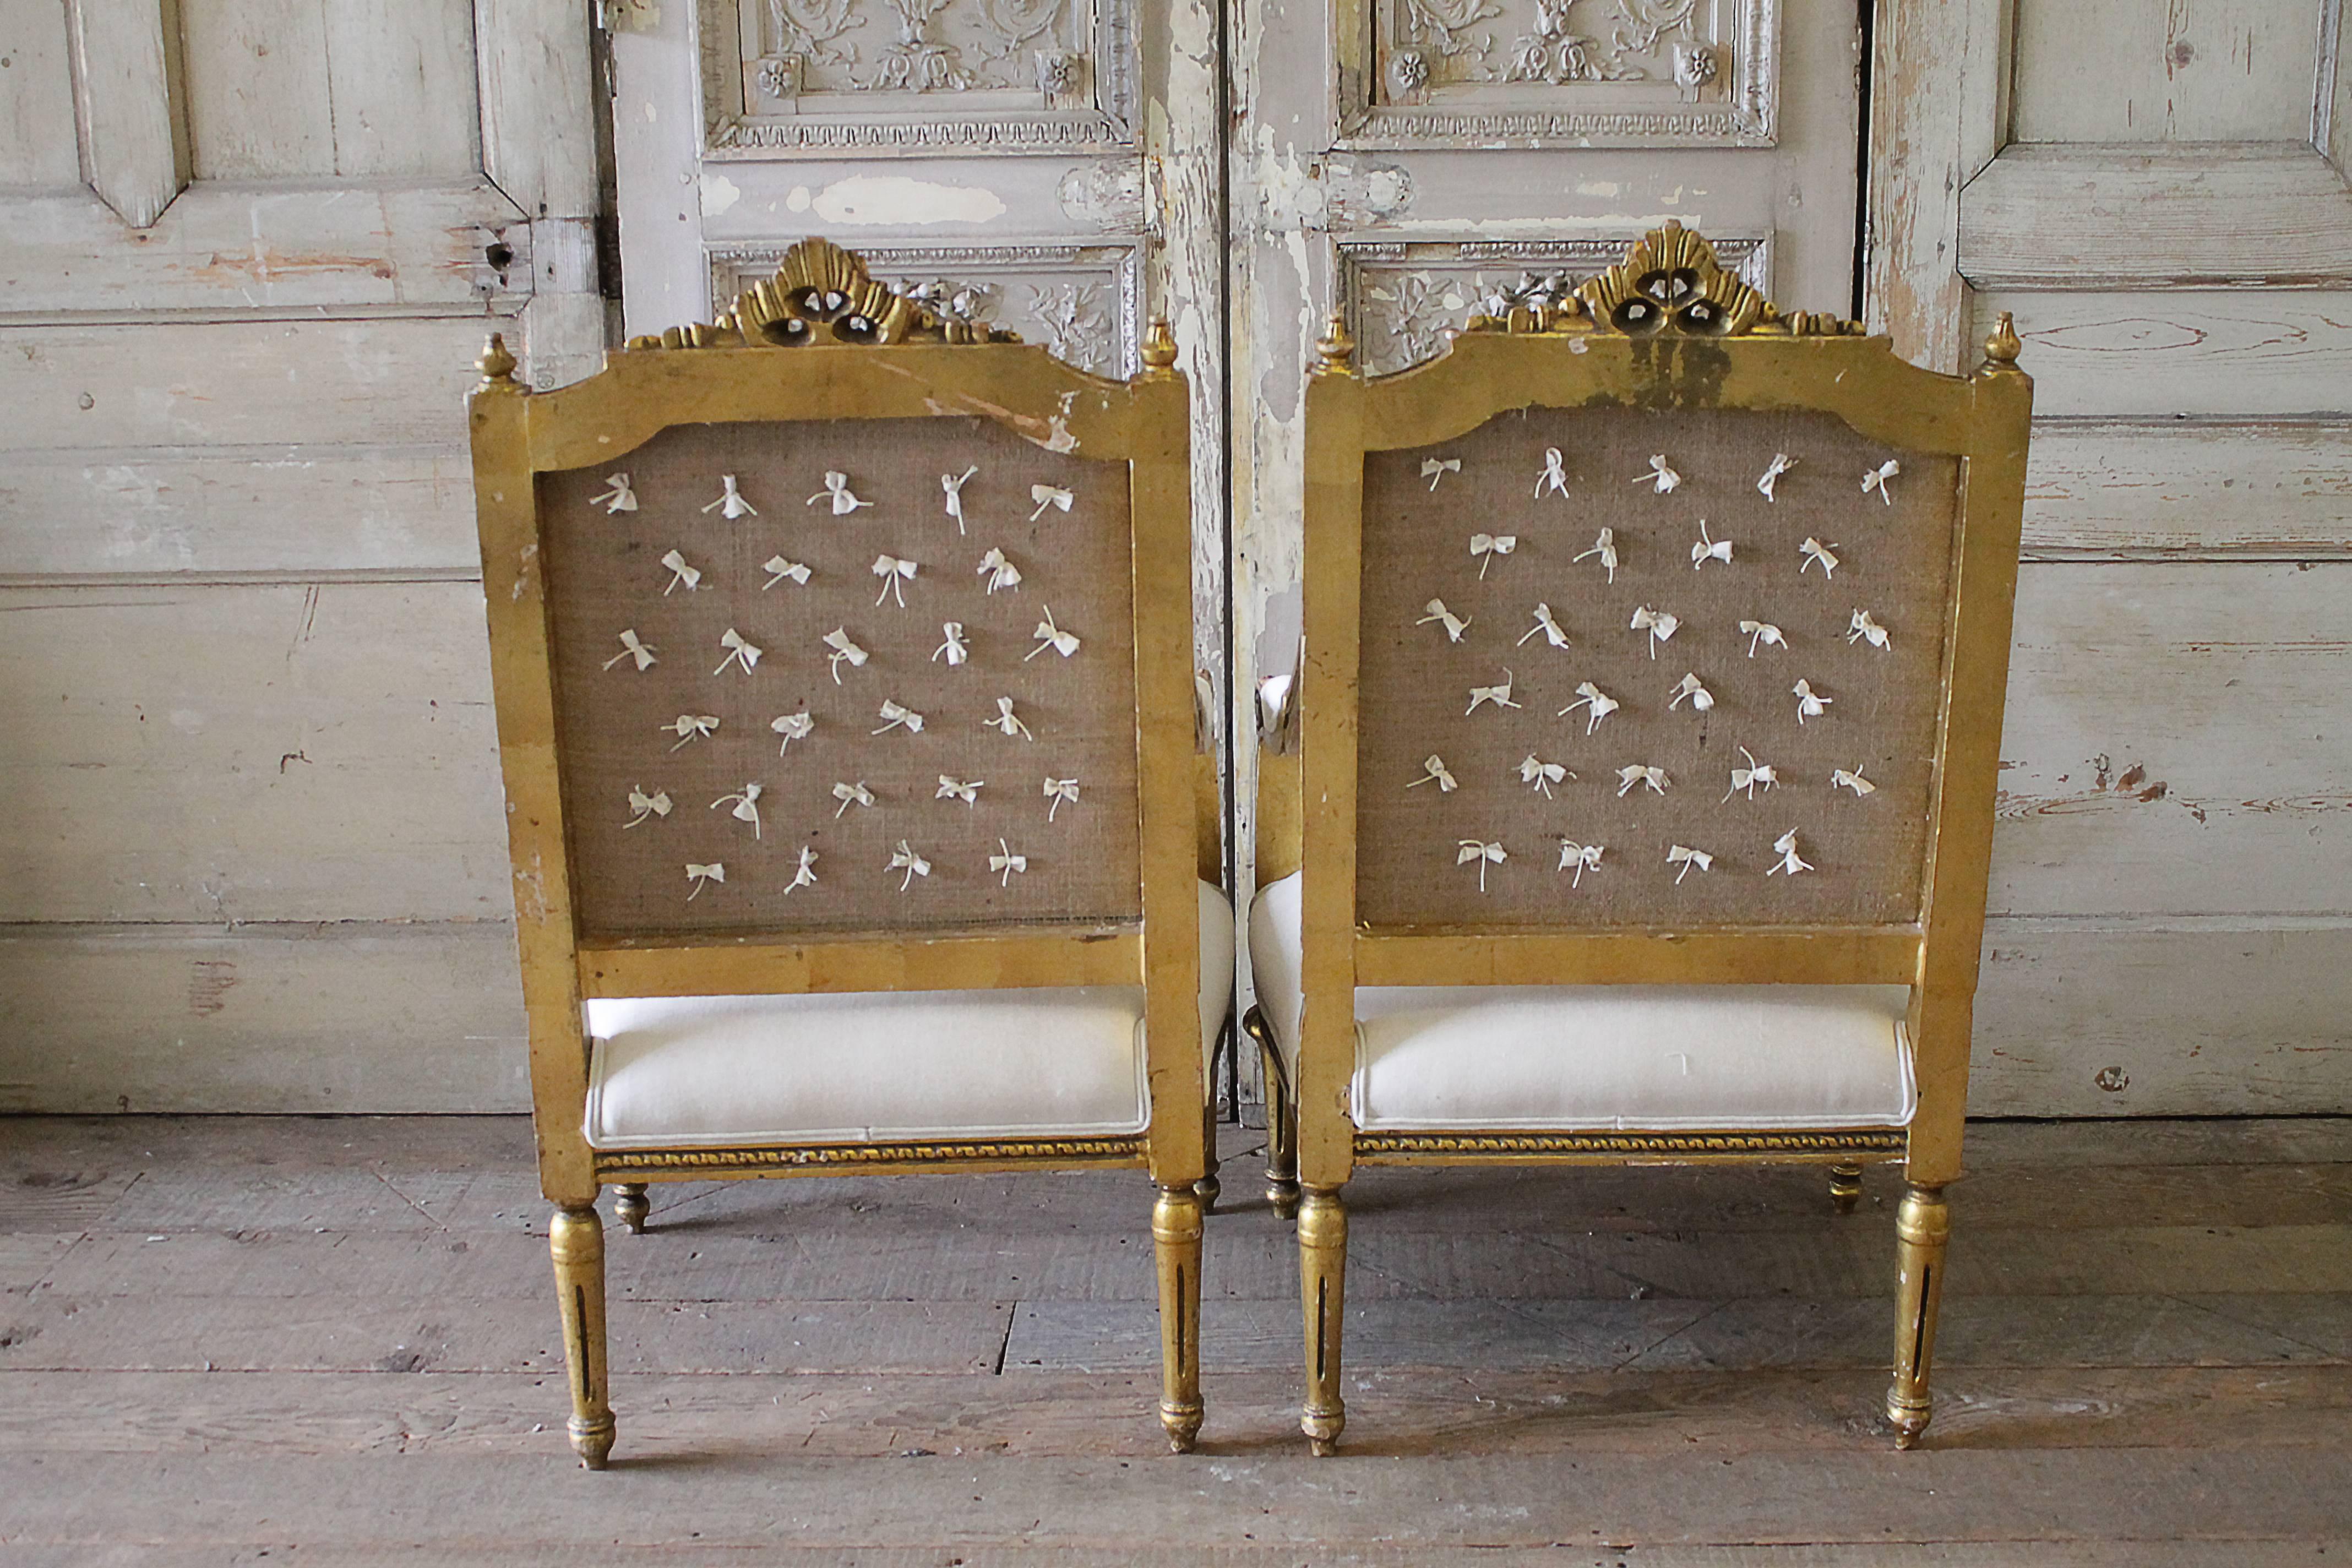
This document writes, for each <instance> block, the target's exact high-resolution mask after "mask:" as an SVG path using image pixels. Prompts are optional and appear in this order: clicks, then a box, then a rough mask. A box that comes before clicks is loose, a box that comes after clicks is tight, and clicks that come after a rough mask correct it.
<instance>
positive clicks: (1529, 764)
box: [1519, 752, 1573, 800]
mask: <svg viewBox="0 0 2352 1568" xmlns="http://www.w3.org/2000/svg"><path fill="white" fill-rule="evenodd" d="M1572 776H1573V775H1572V774H1570V773H1569V771H1568V768H1567V765H1566V764H1565V763H1547V762H1541V761H1538V759H1537V757H1536V754H1535V753H1534V752H1528V754H1527V756H1526V757H1524V758H1522V759H1521V760H1520V763H1519V782H1520V783H1521V784H1529V785H1532V786H1533V787H1535V788H1537V789H1539V790H1541V791H1542V792H1543V796H1544V798H1545V799H1546V800H1549V799H1550V798H1551V786H1552V785H1554V784H1559V782H1560V781H1561V780H1563V779H1566V778H1570V777H1572Z"/></svg>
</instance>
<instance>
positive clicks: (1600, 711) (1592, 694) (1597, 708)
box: [1557, 680, 1624, 735]
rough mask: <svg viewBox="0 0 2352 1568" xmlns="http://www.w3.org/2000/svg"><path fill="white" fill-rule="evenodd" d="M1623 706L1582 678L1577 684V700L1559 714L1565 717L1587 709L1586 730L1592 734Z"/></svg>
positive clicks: (1560, 716)
mask: <svg viewBox="0 0 2352 1568" xmlns="http://www.w3.org/2000/svg"><path fill="white" fill-rule="evenodd" d="M1622 706H1624V704H1622V703H1621V702H1619V701H1618V700H1617V699H1615V698H1614V697H1612V696H1610V695H1608V694H1607V693H1606V692H1604V691H1602V690H1601V688H1599V687H1597V686H1595V685H1593V684H1592V682H1591V681H1589V680H1580V681H1578V682H1577V684H1576V700H1575V701H1573V702H1571V703H1570V704H1569V705H1568V706H1567V707H1565V708H1563V709H1561V710H1559V714H1558V715H1557V716H1558V717H1559V718H1562V719H1565V718H1567V717H1568V716H1569V715H1570V714H1571V713H1573V712H1575V711H1576V710H1578V709H1580V708H1582V709H1585V710H1587V712H1586V714H1585V725H1584V732H1585V733H1586V734H1588V735H1590V734H1591V733H1592V731H1595V730H1598V729H1599V728H1601V721H1602V720H1603V719H1606V718H1608V717H1609V715H1611V714H1612V713H1614V712H1616V711H1617V710H1618V709H1619V708H1621V707H1622Z"/></svg>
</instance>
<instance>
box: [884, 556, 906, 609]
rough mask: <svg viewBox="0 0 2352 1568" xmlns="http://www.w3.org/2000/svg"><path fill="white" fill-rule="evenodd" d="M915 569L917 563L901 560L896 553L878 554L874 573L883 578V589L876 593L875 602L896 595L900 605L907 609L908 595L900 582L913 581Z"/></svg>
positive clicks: (901, 607)
mask: <svg viewBox="0 0 2352 1568" xmlns="http://www.w3.org/2000/svg"><path fill="white" fill-rule="evenodd" d="M915 571H916V567H915V563H913V562H911V561H901V560H900V559H898V557H897V556H896V555H877V556H876V557H875V558H874V575H876V576H877V577H879V578H881V579H882V591H881V592H880V593H878V594H877V595H874V602H875V603H876V604H877V605H878V604H880V603H881V602H882V601H883V600H885V599H888V598H894V597H895V598H896V599H897V600H898V607H899V608H900V609H902V610H903V609H905V608H906V607H907V595H906V592H905V590H904V589H903V588H902V587H901V586H900V584H905V583H911V582H913V581H914V580H915Z"/></svg>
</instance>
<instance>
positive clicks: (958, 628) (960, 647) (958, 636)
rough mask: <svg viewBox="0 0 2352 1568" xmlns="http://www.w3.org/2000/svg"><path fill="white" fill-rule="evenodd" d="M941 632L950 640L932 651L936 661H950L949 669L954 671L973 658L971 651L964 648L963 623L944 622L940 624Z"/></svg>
mask: <svg viewBox="0 0 2352 1568" xmlns="http://www.w3.org/2000/svg"><path fill="white" fill-rule="evenodd" d="M940 631H941V632H942V633H944V634H945V635H946V637H947V639H948V640H947V641H945V642H943V643H941V644H940V646H939V647H936V648H934V649H932V650H931V657H932V658H935V659H938V658H943V659H946V660H947V661H948V668H950V669H953V668H955V667H956V666H957V665H960V664H961V663H962V662H963V661H964V660H965V659H967V658H971V649H970V648H968V647H965V646H964V641H963V623H962V622H961V621H942V622H940Z"/></svg>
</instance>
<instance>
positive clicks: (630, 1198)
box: [613, 1182, 654, 1236]
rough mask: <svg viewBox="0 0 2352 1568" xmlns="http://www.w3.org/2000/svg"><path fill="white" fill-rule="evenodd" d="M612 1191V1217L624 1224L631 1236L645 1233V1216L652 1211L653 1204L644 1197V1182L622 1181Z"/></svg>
mask: <svg viewBox="0 0 2352 1568" xmlns="http://www.w3.org/2000/svg"><path fill="white" fill-rule="evenodd" d="M613 1191H614V1194H615V1195H614V1199H613V1217H614V1219H617V1220H619V1221H620V1222H621V1223H622V1224H623V1225H624V1226H627V1227H628V1231H629V1234H630V1235H631V1236H643V1235H645V1233H646V1215H650V1214H652V1213H653V1212H654V1205H652V1204H651V1203H649V1202H647V1201H646V1184H644V1183H643V1182H623V1183H622V1184H620V1185H619V1186H617V1187H615V1188H614V1189H613Z"/></svg>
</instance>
